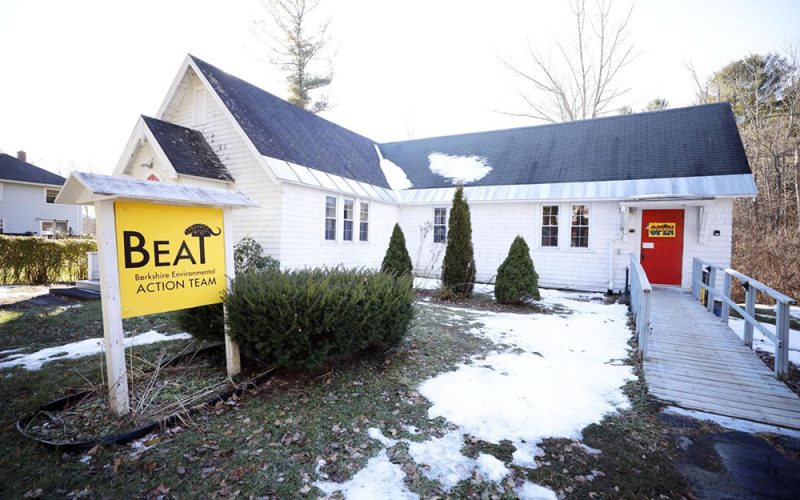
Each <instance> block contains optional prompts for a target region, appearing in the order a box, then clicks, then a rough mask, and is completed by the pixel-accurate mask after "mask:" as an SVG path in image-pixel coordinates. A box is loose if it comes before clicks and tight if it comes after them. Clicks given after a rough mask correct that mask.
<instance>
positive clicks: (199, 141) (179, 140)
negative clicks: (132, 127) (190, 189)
mask: <svg viewBox="0 0 800 500" xmlns="http://www.w3.org/2000/svg"><path fill="white" fill-rule="evenodd" d="M142 119H143V120H144V123H145V124H146V125H147V128H149V129H150V132H152V133H153V136H154V137H155V138H156V140H157V141H158V144H159V145H160V146H161V149H162V150H163V151H164V153H165V154H166V155H167V158H168V159H169V161H170V163H172V166H173V167H174V168H175V171H176V172H178V173H179V174H186V175H194V176H197V177H206V178H209V179H218V180H223V181H233V176H231V174H230V172H228V169H227V168H225V165H223V164H222V162H221V161H220V160H219V158H218V157H217V155H216V154H214V151H213V150H212V149H211V146H209V144H208V142H206V140H205V138H204V137H203V134H202V133H200V132H199V131H197V130H192V129H190V128H186V127H181V126H180V125H175V124H172V123H168V122H165V121H161V120H157V119H155V118H150V117H149V116H143V117H142Z"/></svg>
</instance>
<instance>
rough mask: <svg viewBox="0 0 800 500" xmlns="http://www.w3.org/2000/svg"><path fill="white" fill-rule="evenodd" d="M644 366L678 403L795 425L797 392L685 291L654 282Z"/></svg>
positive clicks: (799, 411) (656, 388)
mask: <svg viewBox="0 0 800 500" xmlns="http://www.w3.org/2000/svg"><path fill="white" fill-rule="evenodd" d="M652 295H653V296H652V305H651V316H650V321H651V325H652V330H651V331H650V334H649V335H648V341H647V352H646V355H645V358H644V372H645V378H646V380H647V385H648V386H649V388H650V393H651V394H652V395H654V396H656V397H657V398H659V399H662V400H664V401H671V402H674V403H675V404H676V405H677V406H680V407H682V408H687V409H692V410H700V411H704V412H708V413H715V414H718V415H724V416H729V417H736V418H742V419H746V420H752V421H755V422H761V423H765V424H769V425H777V426H781V427H788V428H793V429H800V397H798V396H797V395H796V394H795V393H793V392H792V391H791V390H789V388H788V387H786V385H785V384H784V383H783V382H781V381H779V380H777V379H776V378H775V375H774V374H773V372H772V371H771V370H770V369H769V367H768V366H767V365H765V364H764V363H763V362H762V361H761V360H760V359H759V358H758V356H757V355H756V354H755V352H753V351H752V350H751V349H750V348H749V347H746V346H745V345H744V344H743V343H742V341H741V340H740V339H739V337H738V336H737V335H736V334H735V333H733V331H732V330H731V329H730V328H729V327H728V326H727V325H726V324H724V323H722V322H721V321H720V319H719V318H718V317H717V316H714V315H713V314H711V313H709V312H708V311H707V310H706V309H705V308H704V307H703V305H702V304H700V303H699V302H697V301H695V300H694V299H692V297H691V295H690V294H689V293H688V292H684V291H682V290H680V289H677V288H668V287H654V288H653V292H652Z"/></svg>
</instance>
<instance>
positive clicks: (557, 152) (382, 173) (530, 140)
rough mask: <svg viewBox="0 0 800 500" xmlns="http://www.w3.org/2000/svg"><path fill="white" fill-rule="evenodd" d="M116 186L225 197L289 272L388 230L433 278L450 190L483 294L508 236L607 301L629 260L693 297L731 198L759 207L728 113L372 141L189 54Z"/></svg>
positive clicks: (339, 260) (714, 110)
mask: <svg viewBox="0 0 800 500" xmlns="http://www.w3.org/2000/svg"><path fill="white" fill-rule="evenodd" d="M115 175H126V176H131V177H135V178H139V179H150V180H153V181H163V182H177V183H191V184H200V185H204V186H217V187H221V188H228V189H236V190H239V191H242V192H243V193H245V194H246V195H247V196H248V197H250V198H251V199H253V200H255V201H256V202H257V203H259V204H260V208H258V209H254V210H247V211H241V212H240V213H238V214H237V215H236V216H235V217H236V218H237V219H238V220H236V228H237V231H238V233H237V234H236V235H235V236H236V237H237V238H241V237H243V236H245V235H251V236H253V237H254V238H255V239H256V240H257V241H259V242H260V243H261V244H262V245H263V246H264V248H265V250H266V252H268V253H269V254H270V255H272V256H274V257H275V258H277V259H279V260H280V261H281V265H282V266H283V267H284V268H292V267H301V266H319V265H328V266H334V265H339V264H342V265H344V266H348V267H355V266H366V267H370V268H375V267H378V266H379V265H380V262H381V260H382V258H383V256H384V253H385V251H386V248H387V246H388V241H389V236H390V234H391V230H392V227H393V225H394V224H395V223H396V222H399V224H400V225H401V227H402V228H403V231H404V232H405V235H406V240H407V244H408V250H409V253H410V254H411V257H412V261H414V265H415V268H416V272H417V273H420V274H425V275H437V274H438V273H439V272H440V270H441V259H442V256H443V253H444V247H445V242H446V239H447V218H448V215H449V209H450V202H451V200H452V196H453V193H454V191H455V186H456V185H458V184H463V186H464V188H465V195H466V197H467V199H468V201H469V203H470V207H471V212H472V226H473V243H474V247H475V259H476V265H477V277H478V279H479V280H483V281H491V280H492V279H493V277H494V275H495V273H496V270H497V267H498V266H499V265H500V263H501V262H502V260H503V259H504V258H505V256H506V254H507V252H508V248H509V246H510V244H511V242H512V240H513V238H514V237H515V236H516V235H518V234H519V235H522V236H524V237H525V239H526V240H527V241H528V244H529V246H530V247H531V256H532V257H533V259H534V262H535V265H536V269H537V271H538V273H539V275H540V283H541V285H543V286H548V287H559V288H572V289H580V290H594V291H607V290H613V291H618V290H620V289H622V288H623V286H624V283H625V270H626V267H627V266H628V265H629V262H630V255H631V254H633V255H634V256H635V258H638V259H640V260H641V261H642V263H643V264H644V267H645V269H646V271H647V273H648V276H649V277H650V278H651V280H652V281H653V282H654V283H660V284H668V285H680V286H684V287H687V286H689V279H690V278H689V275H690V271H691V262H692V257H700V258H703V259H706V260H709V261H712V262H715V263H718V264H724V265H728V264H729V263H730V258H731V236H732V210H733V200H734V199H735V198H737V197H754V196H756V187H755V182H754V180H753V176H752V173H751V171H750V167H749V165H748V162H747V157H746V155H745V152H744V148H743V146H742V143H741V140H740V138H739V133H738V130H737V128H736V123H735V120H734V117H733V115H732V113H731V110H730V107H729V106H728V105H727V104H712V105H704V106H696V107H689V108H681V109H673V110H666V111H658V112H652V113H641V114H633V115H625V116H615V117H608V118H599V119H594V120H585V121H578V122H571V123H563V124H557V125H544V126H536V127H525V128H516V129H510V130H498V131H491V132H479V133H475V134H465V135H457V136H449V137H438V138H431V139H420V140H412V141H402V142H394V143H388V144H379V143H376V142H375V141H372V140H370V139H368V138H366V137H364V136H361V135H359V134H356V133H354V132H351V131H349V130H347V129H345V128H343V127H340V126H338V125H336V124H334V123H332V122H330V121H327V120H325V119H323V118H321V117H319V116H315V115H312V114H310V113H307V112H305V111H303V110H300V109H298V108H296V107H294V106H292V105H291V104H289V103H287V102H285V101H283V100H281V99H279V98H277V97H275V96H273V95H271V94H269V93H268V92H265V91H263V90H261V89H259V88H257V87H255V86H253V85H251V84H249V83H247V82H245V81H243V80H241V79H238V78H236V77H234V76H232V75H230V74H227V73H225V72H223V71H221V70H220V69H218V68H216V67H214V66H212V65H210V64H208V63H206V62H204V61H201V60H200V59H197V58H195V57H193V56H187V58H186V59H185V60H184V62H183V65H182V66H181V68H180V71H179V72H178V75H177V76H176V78H175V80H174V82H173V84H172V87H171V88H170V90H169V92H168V93H167V96H166V98H165V99H164V101H163V103H162V105H161V107H160V109H159V111H158V113H157V114H156V117H155V118H148V117H142V118H141V119H140V120H139V122H138V123H137V125H136V128H135V129H134V132H133V134H132V136H131V138H130V140H129V142H128V145H127V147H126V149H125V151H124V153H123V155H122V158H121V159H120V161H119V163H118V165H117V167H116V169H115Z"/></svg>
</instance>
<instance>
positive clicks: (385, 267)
mask: <svg viewBox="0 0 800 500" xmlns="http://www.w3.org/2000/svg"><path fill="white" fill-rule="evenodd" d="M412 270H413V266H412V264H411V256H410V255H408V248H406V237H405V235H404V234H403V230H402V229H400V224H395V225H394V229H393V230H392V237H391V239H389V248H388V249H387V250H386V256H385V257H384V258H383V263H382V264H381V272H383V273H389V274H394V275H395V276H403V275H406V274H411V271H412Z"/></svg>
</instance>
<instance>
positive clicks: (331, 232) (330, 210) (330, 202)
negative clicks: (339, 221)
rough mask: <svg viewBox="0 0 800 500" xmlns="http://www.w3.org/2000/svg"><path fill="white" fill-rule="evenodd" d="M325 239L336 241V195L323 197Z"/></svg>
mask: <svg viewBox="0 0 800 500" xmlns="http://www.w3.org/2000/svg"><path fill="white" fill-rule="evenodd" d="M325 239H326V240H328V241H336V197H335V196H326V197H325Z"/></svg>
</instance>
